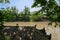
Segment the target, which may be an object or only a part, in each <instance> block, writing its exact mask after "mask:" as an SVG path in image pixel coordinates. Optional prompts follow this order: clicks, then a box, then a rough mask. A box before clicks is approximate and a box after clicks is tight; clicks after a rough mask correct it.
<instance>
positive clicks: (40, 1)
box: [32, 0, 60, 26]
mask: <svg viewBox="0 0 60 40" xmlns="http://www.w3.org/2000/svg"><path fill="white" fill-rule="evenodd" d="M33 7H41V9H40V10H39V11H38V12H43V13H44V12H45V13H46V16H47V17H48V18H49V20H50V21H51V22H55V23H56V25H57V22H60V11H59V10H60V6H59V5H58V4H57V2H56V0H34V3H33V5H32V8H33ZM56 25H55V26H56Z"/></svg>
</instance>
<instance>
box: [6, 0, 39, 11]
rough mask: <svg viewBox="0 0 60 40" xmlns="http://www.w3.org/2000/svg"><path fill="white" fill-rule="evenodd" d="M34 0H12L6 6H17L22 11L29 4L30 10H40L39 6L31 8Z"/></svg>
mask: <svg viewBox="0 0 60 40" xmlns="http://www.w3.org/2000/svg"><path fill="white" fill-rule="evenodd" d="M33 2H34V0H10V4H8V5H7V4H6V5H5V7H8V6H10V7H12V6H16V8H17V9H18V10H19V11H20V12H21V11H23V9H24V7H25V6H27V7H29V8H30V11H31V12H33V11H38V10H39V8H31V6H32V4H33Z"/></svg>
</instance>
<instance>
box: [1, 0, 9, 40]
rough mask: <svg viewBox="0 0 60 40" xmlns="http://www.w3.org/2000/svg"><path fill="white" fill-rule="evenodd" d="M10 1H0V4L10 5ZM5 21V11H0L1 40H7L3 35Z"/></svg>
mask: <svg viewBox="0 0 60 40" xmlns="http://www.w3.org/2000/svg"><path fill="white" fill-rule="evenodd" d="M8 2H9V0H0V3H1V4H3V3H4V4H5V3H8ZM3 20H4V14H3V11H2V10H0V40H6V39H5V36H4V35H3V33H2V31H3V28H4V27H3Z"/></svg>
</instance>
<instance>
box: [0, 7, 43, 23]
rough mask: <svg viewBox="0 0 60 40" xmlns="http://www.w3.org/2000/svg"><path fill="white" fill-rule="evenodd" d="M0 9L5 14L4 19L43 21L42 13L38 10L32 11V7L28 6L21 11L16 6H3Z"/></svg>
mask: <svg viewBox="0 0 60 40" xmlns="http://www.w3.org/2000/svg"><path fill="white" fill-rule="evenodd" d="M0 11H1V12H2V14H3V15H4V16H3V17H4V21H12V22H13V21H42V19H43V14H42V13H36V12H37V11H34V12H30V9H29V8H28V7H26V6H25V8H24V10H23V11H21V12H18V9H17V8H16V7H15V6H14V7H11V8H10V7H7V8H5V9H3V8H2V9H1V10H0Z"/></svg>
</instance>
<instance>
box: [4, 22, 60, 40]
mask: <svg viewBox="0 0 60 40" xmlns="http://www.w3.org/2000/svg"><path fill="white" fill-rule="evenodd" d="M17 23H18V25H19V26H34V25H37V27H36V28H37V29H42V28H43V27H45V30H46V32H47V34H48V35H49V34H50V33H51V34H52V38H51V40H60V28H59V27H56V28H54V25H55V24H54V23H53V25H52V26H48V23H49V22H4V25H6V26H16V24H17Z"/></svg>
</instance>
